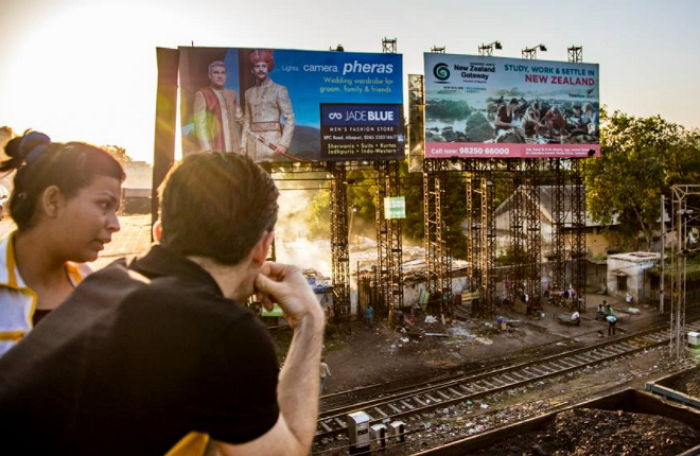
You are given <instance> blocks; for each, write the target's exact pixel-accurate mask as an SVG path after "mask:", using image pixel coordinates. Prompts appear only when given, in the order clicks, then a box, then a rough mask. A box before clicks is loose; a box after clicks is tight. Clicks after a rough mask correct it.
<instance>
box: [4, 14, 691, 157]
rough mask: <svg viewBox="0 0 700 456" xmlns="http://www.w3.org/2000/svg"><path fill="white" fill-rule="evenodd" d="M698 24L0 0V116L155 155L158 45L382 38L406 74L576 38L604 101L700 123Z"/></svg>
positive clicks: (562, 52) (561, 46)
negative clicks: (393, 47)
mask: <svg viewBox="0 0 700 456" xmlns="http://www.w3.org/2000/svg"><path fill="white" fill-rule="evenodd" d="M699 20H700V2H697V1H695V0H666V1H661V0H656V1H654V0H635V1H633V0H608V1H597V0H588V1H585V2H571V1H566V0H527V1H524V0H518V1H510V0H488V1H487V0H481V1H472V0H432V1H430V2H428V1H419V0H354V1H347V0H345V1H338V0H323V1H311V0H296V1H294V2H292V1H276V0H274V1H273V0H256V1H239V0H198V1H191V0H190V1H185V0H168V1H155V0H120V1H114V0H0V58H1V62H2V66H1V67H0V125H7V126H10V127H12V128H13V129H15V130H16V131H19V132H21V131H23V130H24V129H26V128H33V129H36V130H40V131H43V132H45V133H47V134H49V136H51V137H52V139H53V140H55V141H70V140H81V141H87V142H91V143H94V144H99V145H104V144H115V145H119V146H122V147H125V148H126V149H127V152H128V154H129V155H130V156H131V157H133V158H134V159H137V160H146V161H152V156H153V132H154V125H155V97H156V79H157V71H156V51H155V49H156V47H172V48H175V47H177V46H188V45H191V44H194V45H195V46H216V47H269V48H282V49H305V50H326V49H328V48H329V47H331V46H333V47H335V46H336V45H337V44H342V45H343V46H344V48H345V50H346V51H354V52H381V41H382V38H384V37H388V38H396V39H397V43H398V52H399V53H401V54H403V59H404V61H403V64H404V74H408V73H423V52H426V51H429V50H430V48H431V47H432V46H436V45H437V46H445V47H446V50H447V52H448V53H453V54H476V53H477V48H478V46H479V44H482V43H489V42H492V41H495V40H498V41H500V42H501V43H502V44H503V50H501V51H496V52H495V53H494V55H498V56H501V57H520V51H521V49H522V48H524V47H531V46H535V45H537V44H539V43H543V44H545V45H546V46H547V48H548V51H547V52H539V53H538V58H540V59H546V60H562V61H565V60H566V59H567V51H566V49H567V48H568V47H569V46H571V45H581V46H583V61H584V62H590V63H598V64H600V101H601V103H602V104H604V105H606V106H607V107H608V109H609V110H621V111H624V112H626V113H628V114H632V115H635V116H651V115H656V114H659V115H661V116H662V117H664V118H665V119H667V120H669V121H671V122H676V123H679V124H681V125H684V126H686V127H689V128H699V127H700V84H698V82H697V79H698V77H699V75H700V58H699V57H700V52H699V51H698V44H699V43H700V27H697V23H698V21H699ZM404 87H406V84H405V83H404Z"/></svg>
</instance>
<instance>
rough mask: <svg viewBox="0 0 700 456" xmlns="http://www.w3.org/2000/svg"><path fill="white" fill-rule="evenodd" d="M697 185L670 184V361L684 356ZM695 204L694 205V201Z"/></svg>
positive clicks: (698, 216) (698, 208) (699, 213)
mask: <svg viewBox="0 0 700 456" xmlns="http://www.w3.org/2000/svg"><path fill="white" fill-rule="evenodd" d="M699 197H700V185H674V186H672V187H671V207H672V208H673V215H672V217H671V223H672V228H673V231H674V233H675V238H676V239H675V242H674V243H673V247H672V268H671V270H672V273H673V275H672V277H671V334H670V341H669V355H670V361H671V362H674V361H679V360H681V358H683V356H684V355H685V352H686V351H685V347H686V334H685V313H686V303H687V300H686V263H687V259H688V255H689V254H694V253H697V252H698V251H700V247H698V246H697V241H695V242H692V239H691V233H692V232H693V231H694V230H697V229H698V227H700V204H698V202H699V201H698V200H700V198H699ZM693 203H694V204H693Z"/></svg>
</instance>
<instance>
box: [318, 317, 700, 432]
mask: <svg viewBox="0 0 700 456" xmlns="http://www.w3.org/2000/svg"><path fill="white" fill-rule="evenodd" d="M686 329H687V330H689V331H698V330H700V319H697V320H694V321H692V322H688V323H687V324H686ZM668 339H669V329H668V328H663V327H657V328H653V329H648V330H645V331H641V332H637V333H634V334H630V335H626V336H623V337H620V338H616V339H614V340H611V341H606V342H603V343H600V344H596V345H593V346H589V347H584V348H578V349H575V350H570V351H567V352H564V353H560V354H555V355H550V356H547V357H544V358H541V359H538V360H536V361H531V362H526V363H519V364H515V365H510V366H507V367H500V368H495V369H488V370H486V371H483V372H479V373H471V374H468V375H460V376H455V377H452V378H447V379H443V380H440V381H438V382H431V383H426V384H422V385H417V386H414V387H411V388H404V389H399V390H396V391H393V392H389V393H388V394H386V395H385V396H384V397H381V398H376V399H372V400H366V401H364V402H360V403H354V404H345V405H338V406H335V407H330V408H327V409H326V410H324V411H323V412H322V413H321V415H320V417H319V420H318V425H317V429H316V439H323V438H333V437H335V436H337V435H341V434H342V435H345V434H346V432H347V431H346V429H347V424H346V422H345V416H346V415H347V413H349V412H351V411H357V410H363V411H365V412H366V413H367V414H369V415H370V416H371V417H372V422H371V423H370V425H372V424H377V423H381V422H385V421H393V420H397V419H401V420H404V421H405V420H406V419H407V418H408V417H410V416H414V415H418V414H421V413H424V412H428V411H430V410H433V409H435V408H438V407H445V406H448V405H451V404H455V403H459V402H462V401H468V400H474V399H479V398H484V397H487V396H489V395H492V394H495V393H499V392H501V391H504V390H508V389H513V388H520V387H523V386H527V385H529V384H532V383H535V382H538V381H541V380H543V379H547V378H550V377H555V376H559V375H564V374H567V373H570V372H573V371H576V370H579V369H584V368H587V367H590V366H595V365H598V364H602V363H605V362H609V361H612V360H615V359H617V358H620V357H624V356H629V355H632V354H635V353H638V352H640V351H644V350H648V349H650V348H653V347H657V346H659V345H662V344H664V343H666V342H668Z"/></svg>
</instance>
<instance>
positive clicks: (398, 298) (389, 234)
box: [375, 160, 403, 325]
mask: <svg viewBox="0 0 700 456" xmlns="http://www.w3.org/2000/svg"><path fill="white" fill-rule="evenodd" d="M375 170H376V172H377V181H376V184H377V201H376V230H377V271H378V280H377V283H378V284H380V287H381V293H382V299H383V301H384V304H385V306H386V308H387V310H388V314H389V322H390V324H392V325H393V323H394V321H395V317H394V316H395V312H396V310H400V309H401V308H402V307H403V272H402V263H403V247H402V237H401V221H400V220H398V219H387V218H386V217H385V214H384V198H385V197H388V196H399V195H400V193H401V180H400V177H399V162H398V161H396V160H391V161H382V162H377V163H375Z"/></svg>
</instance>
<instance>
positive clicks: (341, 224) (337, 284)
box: [328, 163, 350, 323]
mask: <svg viewBox="0 0 700 456" xmlns="http://www.w3.org/2000/svg"><path fill="white" fill-rule="evenodd" d="M328 171H329V172H330V174H331V201H330V203H331V204H330V209H331V260H332V263H333V264H332V272H333V278H332V281H333V305H334V308H335V321H336V322H337V323H348V322H349V320H350V250H349V243H348V188H347V174H346V169H345V163H329V165H328Z"/></svg>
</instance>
